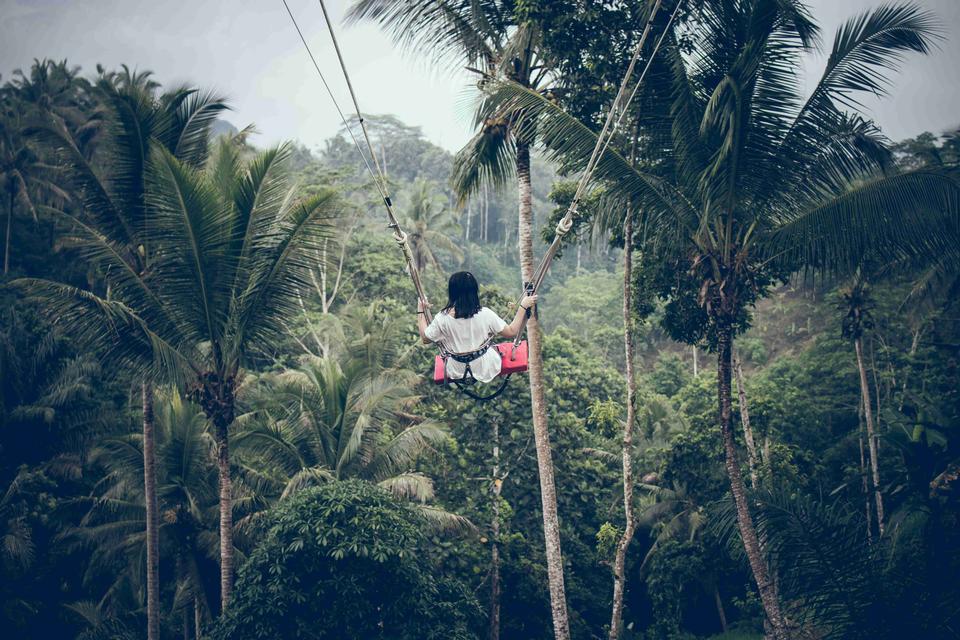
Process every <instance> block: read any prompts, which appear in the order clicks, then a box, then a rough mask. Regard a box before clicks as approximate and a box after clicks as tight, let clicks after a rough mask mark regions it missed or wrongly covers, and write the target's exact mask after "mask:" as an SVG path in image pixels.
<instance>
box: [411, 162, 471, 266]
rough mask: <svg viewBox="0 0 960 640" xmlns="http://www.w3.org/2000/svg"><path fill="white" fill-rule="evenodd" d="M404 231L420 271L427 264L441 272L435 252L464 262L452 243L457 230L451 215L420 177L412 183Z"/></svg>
mask: <svg viewBox="0 0 960 640" xmlns="http://www.w3.org/2000/svg"><path fill="white" fill-rule="evenodd" d="M404 228H405V230H406V233H407V239H408V241H409V243H410V250H411V251H412V252H413V258H414V260H415V261H416V265H417V269H419V270H420V271H423V270H424V269H425V268H426V266H427V265H431V266H433V267H436V269H437V270H439V271H442V270H443V269H442V267H441V266H440V260H439V258H438V257H437V254H436V250H437V249H441V250H443V251H446V252H447V253H449V254H451V255H452V256H453V258H454V259H455V260H456V261H457V262H463V249H461V248H460V247H459V246H458V245H457V241H456V240H454V238H456V237H457V235H458V234H459V232H460V229H459V227H458V225H457V223H456V221H455V220H454V219H453V217H452V216H451V215H450V212H449V211H448V210H447V209H445V208H444V207H443V206H442V205H439V204H438V202H437V199H436V198H435V197H434V196H433V194H432V193H431V191H430V185H429V184H428V183H427V181H426V180H423V179H421V178H418V179H417V180H416V182H414V184H413V196H412V197H411V199H410V206H409V207H408V208H407V210H406V216H405V220H404Z"/></svg>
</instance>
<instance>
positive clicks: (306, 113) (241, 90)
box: [0, 0, 960, 150]
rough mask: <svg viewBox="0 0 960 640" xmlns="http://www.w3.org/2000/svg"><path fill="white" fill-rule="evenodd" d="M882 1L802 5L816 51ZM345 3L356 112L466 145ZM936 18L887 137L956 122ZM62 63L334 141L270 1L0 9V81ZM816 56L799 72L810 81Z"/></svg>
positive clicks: (954, 70)
mask: <svg viewBox="0 0 960 640" xmlns="http://www.w3.org/2000/svg"><path fill="white" fill-rule="evenodd" d="M288 2H289V3H290V6H291V8H292V10H293V11H294V13H295V15H296V16H297V19H298V21H299V22H300V25H301V28H303V30H304V31H305V33H306V34H307V38H308V40H309V42H310V43H311V47H312V48H313V49H314V53H315V54H316V55H317V57H318V59H319V61H320V64H321V66H322V68H323V69H324V72H325V74H326V75H327V78H328V81H330V82H331V83H332V84H333V86H334V90H335V91H336V92H337V93H338V99H340V100H341V104H343V105H344V107H345V108H346V106H347V104H348V95H347V92H346V89H345V86H344V85H343V82H342V80H341V78H340V74H339V70H338V69H337V66H336V65H337V63H336V59H335V57H333V47H332V46H331V44H330V41H329V37H328V36H327V33H326V29H325V26H324V23H323V16H322V14H321V12H320V7H319V4H318V3H317V0H288ZM880 3H881V0H810V1H809V4H810V6H811V8H812V10H813V13H814V15H815V16H816V18H817V19H818V20H819V22H820V24H821V26H822V27H823V31H824V36H825V38H824V39H825V41H826V42H827V45H829V43H830V42H832V36H833V33H834V31H835V30H836V28H837V27H838V26H839V24H840V23H841V22H842V21H843V20H844V19H846V18H848V17H850V16H852V15H854V14H856V13H858V12H860V11H862V10H863V9H865V8H869V7H874V6H878V5H879V4H880ZM348 4H349V0H328V7H329V9H330V11H331V12H332V13H333V17H334V21H335V26H336V28H337V31H338V33H339V34H340V40H341V47H342V49H343V50H344V54H345V56H346V58H347V64H348V66H349V69H350V72H351V76H352V77H353V81H354V84H355V87H356V89H357V92H358V93H359V97H360V104H361V106H362V107H363V109H364V111H367V112H369V113H393V114H396V115H397V116H399V117H400V118H401V119H402V120H403V121H405V122H407V123H409V124H412V125H417V126H420V127H422V129H423V131H424V133H425V134H426V136H427V137H428V138H430V139H431V140H433V141H434V142H436V143H438V144H441V145H442V146H444V147H446V148H447V149H450V150H455V149H457V148H458V147H459V146H460V145H461V144H462V143H463V142H464V141H465V140H466V139H467V137H468V136H469V130H468V122H469V117H468V116H469V94H470V88H471V87H470V81H469V78H467V77H465V76H463V75H459V76H451V75H449V74H446V75H444V74H439V73H437V72H434V71H431V70H430V69H429V68H428V67H427V65H426V64H425V62H424V61H422V60H417V59H413V58H410V57H408V56H402V55H401V54H400V53H399V52H398V51H397V50H396V49H395V48H394V47H393V46H392V44H391V43H390V42H389V41H388V40H387V39H386V38H385V37H384V36H383V35H382V34H381V33H380V32H379V31H378V30H377V29H376V28H374V27H372V26H362V27H351V28H346V27H344V26H343V25H341V24H340V18H341V17H342V15H343V13H344V11H345V9H346V7H347V6H348ZM919 4H921V5H923V6H924V7H927V8H929V9H930V10H932V11H933V12H934V13H936V14H937V16H938V17H939V19H940V20H941V22H942V24H943V27H944V35H945V40H944V41H943V42H941V43H940V46H939V49H938V51H936V52H935V53H934V54H933V55H932V56H929V57H926V58H922V57H919V56H912V57H911V58H910V59H909V60H908V62H907V63H906V64H905V65H904V68H903V70H902V72H901V73H900V74H898V75H897V76H896V77H895V86H894V89H893V94H892V95H891V96H889V97H888V98H886V99H884V100H874V99H870V100H868V101H867V104H868V106H869V108H870V109H869V112H868V114H867V115H869V116H871V117H873V118H875V119H876V120H877V121H878V122H879V123H880V125H881V126H882V128H883V130H884V131H885V132H886V133H887V135H888V136H890V137H891V138H893V139H900V138H903V137H907V136H912V135H916V134H917V133H920V132H922V131H928V130H929V131H934V132H938V133H939V132H942V131H943V130H945V129H947V128H950V127H955V126H957V125H960V110H958V104H960V101H958V97H960V0H919ZM38 57H41V58H42V57H48V58H56V59H60V58H67V59H69V61H70V62H71V63H74V64H79V65H81V66H82V67H83V68H84V70H85V71H87V72H90V73H92V72H93V70H94V66H95V65H96V63H98V62H99V63H102V64H103V65H104V66H106V67H108V68H111V67H117V66H119V65H120V64H121V63H127V64H128V65H131V66H135V67H137V68H138V69H150V70H152V71H154V72H155V74H156V78H157V79H158V80H159V81H161V82H162V83H164V84H165V85H172V84H175V83H177V82H190V83H192V84H194V85H198V86H203V87H215V88H217V89H218V90H220V91H221V92H223V93H225V94H226V95H227V96H228V97H229V98H230V101H231V104H232V105H233V107H234V109H235V111H234V113H232V114H230V116H228V118H227V119H228V120H230V121H231V122H233V123H234V124H235V125H237V126H239V127H242V126H244V125H247V124H249V123H255V124H256V126H257V128H258V129H259V131H261V132H262V135H261V136H260V137H259V138H258V139H256V141H257V142H259V143H270V142H274V141H277V140H281V139H289V138H295V139H298V140H300V141H302V142H303V143H305V144H307V145H308V146H310V147H315V146H317V145H319V144H320V143H321V142H322V141H323V140H324V139H325V138H327V137H329V136H330V135H332V134H333V133H335V132H336V130H337V128H338V126H339V119H338V116H337V113H336V111H335V110H334V107H333V105H332V104H331V103H330V101H329V99H328V98H327V96H326V94H325V93H324V91H323V88H322V86H321V84H320V80H319V78H318V77H317V76H316V72H315V71H314V70H313V68H312V66H311V64H310V61H309V58H308V57H307V55H306V53H305V51H304V50H303V47H302V45H301V44H300V41H299V40H298V38H297V35H296V32H295V31H294V30H293V26H292V25H291V23H290V21H289V18H288V17H287V15H286V12H285V10H284V8H283V4H282V2H281V0H242V1H241V0H192V1H186V0H0V74H2V75H3V78H4V79H6V78H9V75H10V72H11V71H12V70H13V69H16V68H26V67H28V66H29V65H30V63H31V61H32V60H33V59H34V58H38ZM822 64H823V58H822V57H820V58H812V59H811V60H810V61H808V63H807V64H806V65H805V71H804V73H805V80H806V81H807V82H808V83H809V82H812V79H813V78H814V77H815V75H816V74H817V72H818V71H819V69H820V68H821V65H822Z"/></svg>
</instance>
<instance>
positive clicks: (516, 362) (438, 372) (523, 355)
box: [433, 340, 527, 384]
mask: <svg viewBox="0 0 960 640" xmlns="http://www.w3.org/2000/svg"><path fill="white" fill-rule="evenodd" d="M493 348H494V349H496V350H497V351H499V352H500V363H501V364H500V376H499V377H501V378H502V377H504V376H509V375H511V374H514V373H523V372H524V371H526V370H527V341H526V340H523V341H521V342H520V344H519V345H518V346H517V350H516V352H514V350H513V343H512V342H501V343H500V344H495V345H493ZM444 379H445V376H444V371H443V358H442V357H440V356H437V357H436V358H435V359H434V361H433V382H434V384H443V383H444ZM446 381H447V382H449V381H450V380H449V379H446Z"/></svg>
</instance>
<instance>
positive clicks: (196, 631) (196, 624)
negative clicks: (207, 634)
mask: <svg viewBox="0 0 960 640" xmlns="http://www.w3.org/2000/svg"><path fill="white" fill-rule="evenodd" d="M202 621H203V617H202V612H201V611H200V599H199V598H197V596H194V597H193V637H194V638H196V639H197V640H200V627H201V624H202Z"/></svg>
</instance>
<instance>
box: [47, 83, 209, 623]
mask: <svg viewBox="0 0 960 640" xmlns="http://www.w3.org/2000/svg"><path fill="white" fill-rule="evenodd" d="M35 84H36V83H35ZM158 86H159V85H157V83H155V82H153V81H152V80H151V77H150V73H149V72H140V73H137V72H131V71H130V70H129V69H127V68H126V67H124V70H123V72H120V73H111V74H103V75H102V77H101V78H100V80H99V81H98V83H97V87H96V88H97V91H98V95H99V97H100V99H101V101H102V102H103V103H104V104H105V106H106V109H107V112H108V114H109V115H108V116H107V119H106V123H105V126H104V128H105V130H106V135H107V138H106V140H105V141H104V144H103V147H104V149H103V152H102V153H103V156H104V162H103V166H95V165H94V163H93V160H92V158H91V156H90V154H89V153H87V150H86V143H87V142H88V139H87V138H88V135H89V132H88V131H87V130H86V129H85V128H84V127H82V126H81V127H77V126H71V124H70V122H69V121H68V120H67V119H66V118H64V117H61V116H60V115H59V113H58V112H55V111H46V112H45V115H46V118H45V119H44V120H42V121H41V124H39V125H37V126H36V127H34V130H33V131H32V133H33V134H34V135H35V136H36V137H37V138H38V140H39V141H40V142H41V143H43V144H45V145H46V147H47V148H49V149H50V150H51V151H52V152H54V153H55V154H56V156H57V157H58V159H59V160H60V163H61V166H62V167H63V170H64V172H65V173H66V178H67V181H68V184H70V186H71V187H72V189H73V190H74V191H75V192H76V193H78V194H80V197H81V205H82V214H83V215H82V217H81V216H78V215H76V214H74V213H72V212H67V211H64V210H62V209H59V208H53V207H41V210H42V211H45V212H47V213H49V214H51V215H52V216H54V218H55V219H59V220H61V221H64V222H66V223H67V224H68V225H71V226H80V227H81V229H82V231H81V233H80V236H79V238H78V242H79V244H80V245H81V246H85V245H86V246H89V245H90V243H91V242H93V246H96V247H98V249H97V250H96V252H102V251H106V250H108V251H109V253H108V255H106V256H98V254H97V253H96V252H95V253H94V256H95V257H104V258H106V259H104V260H103V263H102V266H103V267H105V268H106V269H107V272H108V278H107V280H108V293H107V298H108V299H109V298H110V297H111V293H112V292H113V291H112V289H113V287H112V284H113V279H112V276H114V275H117V274H116V273H112V271H113V272H115V270H117V269H122V270H123V271H125V272H126V277H132V278H142V277H143V275H144V274H145V273H146V272H147V271H148V269H149V266H150V264H151V261H152V254H153V252H154V249H155V243H154V242H153V241H152V238H151V233H152V232H153V229H151V224H152V221H151V216H150V215H149V214H148V207H147V202H146V193H147V184H146V183H147V175H146V167H147V164H148V160H149V157H150V155H151V150H152V149H158V148H163V149H165V150H166V151H167V152H168V153H169V154H171V155H173V156H175V157H176V158H177V159H178V160H180V161H182V162H184V163H187V164H189V165H191V166H194V167H199V166H200V165H202V164H203V163H204V162H205V160H206V158H207V141H208V139H209V131H210V126H211V125H212V123H213V121H214V120H215V119H216V118H217V117H218V116H219V115H220V114H221V113H222V112H223V111H224V110H225V109H226V108H227V107H226V104H225V103H224V102H223V100H222V99H221V98H219V97H217V96H216V95H214V94H210V93H202V92H199V91H197V90H195V89H188V88H180V89H174V90H172V91H169V92H166V93H164V94H161V95H157V93H156V91H157V89H158ZM90 236H95V237H96V240H95V241H93V240H91V238H90ZM121 282H122V279H121ZM89 337H90V338H91V339H92V340H93V341H96V340H98V339H99V336H96V335H93V336H89ZM138 347H139V348H141V351H140V352H139V353H137V352H136V349H137V348H138ZM128 348H129V349H130V351H129V352H128V354H127V355H128V356H134V355H135V354H136V355H137V356H139V360H141V361H143V360H145V359H149V352H150V349H149V348H147V345H145V344H144V343H143V342H140V341H137V342H133V343H131V344H130V345H128ZM134 359H137V358H134ZM141 394H142V406H143V433H144V447H143V454H144V456H145V461H144V473H145V474H146V475H145V476H144V485H145V492H144V495H145V499H146V500H147V514H146V526H147V556H148V562H147V604H148V606H147V613H148V615H147V619H148V629H147V631H148V637H149V638H150V640H153V639H155V638H158V637H159V625H160V621H159V575H158V564H159V558H158V553H159V552H158V550H157V549H158V537H157V528H158V512H157V508H156V491H155V487H154V485H155V478H154V476H153V473H152V472H153V469H154V466H155V462H154V453H153V452H154V446H153V437H152V434H153V429H154V426H153V420H152V418H153V408H152V403H153V394H152V383H151V380H150V378H149V376H147V377H144V379H143V380H142V388H141Z"/></svg>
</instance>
